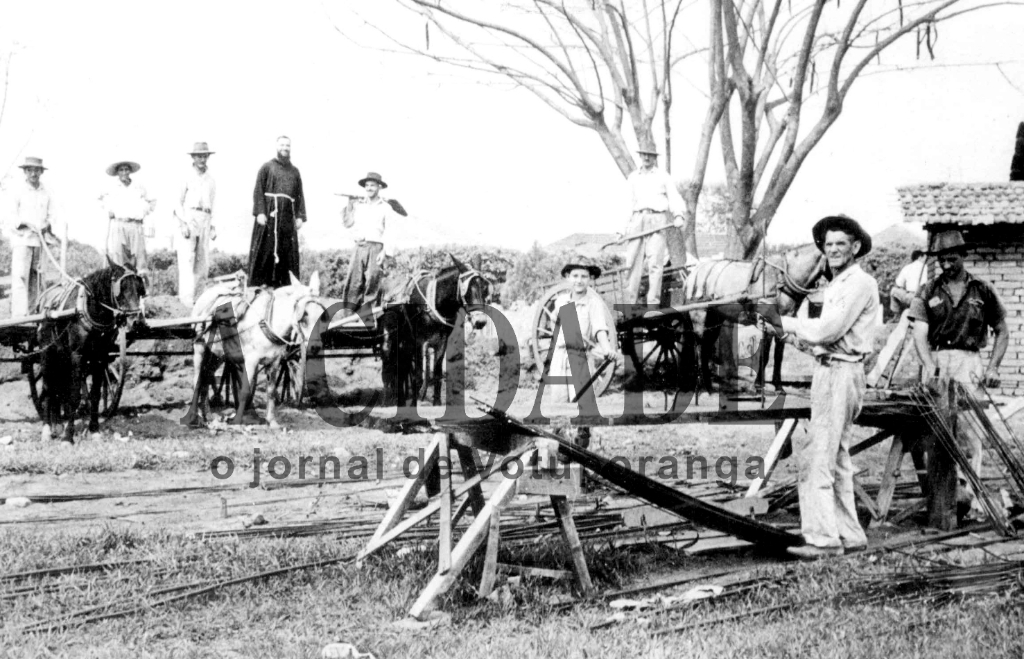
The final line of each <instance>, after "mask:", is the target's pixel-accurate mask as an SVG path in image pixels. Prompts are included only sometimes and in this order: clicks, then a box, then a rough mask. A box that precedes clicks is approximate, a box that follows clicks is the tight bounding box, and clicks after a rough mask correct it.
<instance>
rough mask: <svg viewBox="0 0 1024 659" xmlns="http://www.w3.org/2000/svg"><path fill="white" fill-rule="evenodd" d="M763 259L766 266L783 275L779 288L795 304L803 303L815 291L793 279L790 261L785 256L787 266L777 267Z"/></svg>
mask: <svg viewBox="0 0 1024 659" xmlns="http://www.w3.org/2000/svg"><path fill="white" fill-rule="evenodd" d="M761 258H763V259H764V264H765V265H766V266H769V267H771V268H774V269H775V270H778V271H779V272H780V273H782V285H781V286H780V287H779V290H780V291H781V292H783V293H785V294H786V295H788V296H789V297H791V298H793V300H794V301H795V302H797V303H799V302H801V301H802V300H803V299H804V298H805V297H807V296H808V295H810V294H811V293H813V292H814V289H812V288H806V287H804V286H801V285H800V284H798V283H797V282H796V280H795V279H793V276H792V275H791V274H789V259H786V257H785V256H783V258H784V259H785V263H786V265H785V266H780V265H776V264H774V263H772V262H771V261H769V260H768V259H766V258H764V257H761ZM819 260H820V259H819ZM818 277H821V275H820V274H819V275H818V276H817V277H815V278H814V279H813V280H812V281H817V279H818Z"/></svg>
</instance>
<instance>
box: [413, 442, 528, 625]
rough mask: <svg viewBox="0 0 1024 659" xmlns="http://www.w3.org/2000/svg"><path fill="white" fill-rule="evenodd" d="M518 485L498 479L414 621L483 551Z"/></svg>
mask: <svg viewBox="0 0 1024 659" xmlns="http://www.w3.org/2000/svg"><path fill="white" fill-rule="evenodd" d="M534 450H536V449H533V448H531V449H529V452H531V453H532V452H533V451H534ZM515 484H516V482H515V479H512V478H499V479H498V484H497V485H496V486H495V488H494V490H493V491H492V492H491V496H490V498H489V499H488V501H487V505H485V506H484V509H483V510H482V511H481V513H480V516H479V517H477V518H476V519H474V520H473V523H472V524H471V525H470V526H469V529H468V530H467V531H466V533H465V534H464V535H463V536H462V538H460V539H459V543H458V544H457V545H455V549H454V550H453V551H452V565H451V569H450V570H448V572H446V573H445V574H436V575H434V578H433V579H431V580H430V583H428V584H427V587H426V588H424V589H423V592H422V593H420V596H419V597H418V598H416V601H415V602H414V603H413V605H412V608H411V609H409V615H411V616H412V617H413V618H417V619H422V618H423V614H424V613H426V612H427V611H428V610H430V608H431V607H432V606H433V603H434V600H435V599H437V598H438V597H439V596H440V595H443V594H444V593H446V592H448V589H449V588H451V587H452V584H453V583H455V580H456V579H457V578H458V577H459V575H460V574H461V573H462V570H463V569H465V567H466V564H467V563H469V559H470V558H472V557H473V554H475V553H476V550H477V549H479V548H480V545H481V544H482V543H483V541H484V537H485V536H486V535H488V530H489V529H490V525H491V516H492V515H495V514H498V512H499V511H500V510H501V508H502V506H504V505H505V502H506V501H507V500H508V499H509V497H511V496H512V493H513V492H514V491H515Z"/></svg>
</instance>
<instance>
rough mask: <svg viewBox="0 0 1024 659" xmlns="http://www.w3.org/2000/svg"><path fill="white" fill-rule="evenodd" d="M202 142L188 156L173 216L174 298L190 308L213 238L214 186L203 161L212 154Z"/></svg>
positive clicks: (203, 278)
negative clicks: (175, 254) (175, 249)
mask: <svg viewBox="0 0 1024 659" xmlns="http://www.w3.org/2000/svg"><path fill="white" fill-rule="evenodd" d="M213 153H214V152H213V151H210V147H209V145H208V144H207V143H206V142H196V143H195V145H193V147H192V151H190V152H189V155H190V156H192V167H191V168H189V172H188V174H187V175H186V176H185V180H184V182H183V183H182V185H181V187H180V189H179V192H178V198H177V202H178V204H177V207H176V208H175V209H174V214H175V216H176V217H177V218H178V228H179V229H180V231H181V240H179V241H176V242H177V243H178V299H179V300H181V303H182V304H184V305H185V306H186V307H187V308H189V309H191V308H192V303H193V302H194V301H195V296H196V293H197V292H198V291H200V290H202V288H203V286H204V284H205V283H206V277H207V274H208V273H209V262H208V255H209V252H210V241H211V240H215V239H216V238H217V231H216V229H215V228H214V226H213V203H214V200H215V199H216V196H217V184H216V182H215V181H214V180H213V176H211V175H210V170H209V169H208V167H207V161H208V160H209V158H210V156H211V155H213Z"/></svg>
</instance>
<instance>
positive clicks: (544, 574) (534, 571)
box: [498, 563, 573, 581]
mask: <svg viewBox="0 0 1024 659" xmlns="http://www.w3.org/2000/svg"><path fill="white" fill-rule="evenodd" d="M498 569H499V570H501V571H502V572H510V573H512V574H520V575H522V576H524V577H540V578H541V579H554V580H556V581H561V580H563V579H572V578H573V573H572V572H570V571H569V570H549V569H547V568H542V567H527V566H525V565H509V564H508V563H498Z"/></svg>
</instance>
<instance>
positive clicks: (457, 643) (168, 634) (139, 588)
mask: <svg viewBox="0 0 1024 659" xmlns="http://www.w3.org/2000/svg"><path fill="white" fill-rule="evenodd" d="M357 549H358V543H356V542H338V541H337V540H334V539H332V538H330V537H315V538H299V539H291V540H277V539H272V538H265V537H263V538H255V539H248V540H242V539H239V538H233V537H228V538H223V539H217V540H210V539H205V540H204V539H200V538H196V537H190V536H182V535H176V534H173V533H167V532H162V531H156V532H152V531H124V530H118V529H114V528H105V529H95V530H92V531H83V532H66V533H61V532H58V533H46V534H40V533H37V532H32V531H16V532H13V533H10V534H8V535H7V541H6V542H5V543H4V545H3V546H2V547H0V573H3V574H10V573H14V572H20V571H25V570H30V569H36V568H39V567H43V566H55V565H56V566H60V565H74V564H87V563H97V562H105V561H124V560H138V559H146V560H148V561H149V563H146V564H143V565H133V566H127V567H122V568H119V569H116V570H112V571H110V572H107V573H91V574H83V575H64V576H60V577H51V578H47V579H42V580H36V581H35V583H38V584H57V585H59V586H60V588H59V589H58V590H56V591H53V592H38V591H37V592H26V593H23V594H21V595H19V596H18V597H16V598H13V599H4V600H0V611H2V612H3V615H2V618H3V628H2V630H0V648H7V649H8V651H10V650H11V649H13V648H17V652H11V653H10V654H11V655H12V656H14V655H15V654H16V655H17V656H49V655H50V653H52V654H56V655H60V656H76V657H84V656H105V657H106V656H109V657H135V656H140V655H149V654H152V655H154V656H185V657H189V656H196V657H203V656H221V657H222V656H246V657H263V656H273V657H313V656H317V655H318V653H319V650H320V648H321V647H322V646H323V645H325V644H327V643H329V642H334V641H344V642H349V643H353V644H355V645H356V646H357V647H358V648H360V650H362V651H371V652H373V653H375V654H376V656H378V657H397V656H402V657H407V656H436V657H467V658H468V657H480V656H502V657H504V656H515V657H520V656H522V657H532V656H558V657H632V656H648V657H659V656H664V657H669V656H672V657H682V656H685V657H703V656H836V657H840V656H842V657H879V656H888V657H914V656H920V657H964V656H985V657H1004V656H1005V657H1019V656H1020V653H1021V651H1022V650H1024V639H1022V636H1021V631H1022V630H1024V614H1022V612H1021V609H1020V606H1019V597H1020V596H1021V593H1020V592H1019V590H1018V592H1017V593H1016V594H1015V595H1013V596H1011V595H1003V596H991V597H981V598H975V599H971V600H966V601H963V602H960V603H955V604H948V605H944V606H939V607H932V606H925V605H911V606H902V605H901V606H895V607H894V606H889V605H887V604H884V603H883V604H877V605H871V606H862V605H834V604H830V603H819V604H815V605H807V606H802V607H799V608H797V609H796V610H792V611H786V612H781V613H776V614H770V615H765V616H761V617H752V618H747V619H741V620H738V621H734V622H729V623H725V624H720V625H715V626H711V627H702V628H694V629H690V630H688V631H685V632H681V633H678V634H671V635H668V636H659V637H653V636H652V635H651V633H650V630H651V629H652V628H655V629H657V628H664V627H668V626H672V625H678V624H683V623H691V622H701V621H708V620H713V619H716V618H718V617H720V616H723V615H727V614H732V613H737V612H742V611H747V610H751V609H758V608H762V607H767V606H772V605H775V604H778V603H781V602H791V601H809V600H814V599H816V598H821V597H831V596H833V595H835V594H838V593H840V592H843V590H844V589H846V588H848V587H849V585H850V584H851V583H853V582H854V581H856V579H858V578H859V577H860V576H861V575H863V574H864V573H871V572H877V571H880V570H884V569H892V568H893V567H895V565H896V564H898V563H899V562H902V561H905V560H906V559H904V558H900V557H889V558H883V559H882V560H876V561H871V560H869V559H867V558H864V559H857V560H855V561H853V562H847V561H838V562H829V563H826V564H823V565H811V566H806V565H795V566H793V571H794V573H793V575H792V577H791V578H789V579H787V580H786V581H784V582H783V583H781V584H777V585H766V586H763V587H761V588H757V589H755V590H753V591H751V592H749V593H747V594H744V595H742V596H740V597H736V598H729V599H723V600H721V601H716V600H705V601H701V602H698V603H696V604H693V605H691V606H688V607H686V608H684V609H681V610H676V611H672V612H669V613H658V612H657V611H655V612H654V613H653V614H648V615H639V614H633V615H631V616H629V619H628V620H627V621H626V622H624V623H622V624H619V625H616V626H612V627H608V628H606V629H604V630H600V631H593V632H592V631H589V630H588V627H589V626H590V625H592V624H594V623H596V622H600V621H601V620H603V619H604V618H606V617H607V616H609V615H610V614H611V613H612V610H611V609H610V608H609V607H607V605H604V604H599V603H588V604H581V605H577V606H575V607H573V608H571V609H569V610H567V611H562V612H560V611H559V610H558V609H557V608H556V607H554V606H553V605H552V601H553V599H555V598H559V597H564V596H565V595H567V594H568V591H567V589H566V586H564V585H561V584H558V583H552V582H543V581H536V580H534V581H529V580H527V581H524V583H523V585H522V586H521V587H519V588H516V589H514V590H513V591H512V592H511V596H510V597H507V598H505V599H503V600H501V601H500V602H491V601H482V602H480V601H476V600H475V599H474V598H473V597H472V590H471V588H472V586H473V584H472V583H470V582H469V581H466V580H463V581H460V582H459V583H458V585H457V587H456V588H454V589H453V590H452V591H451V592H450V593H449V594H448V596H446V598H445V599H444V601H443V602H442V603H441V608H442V610H444V611H447V612H449V613H450V614H451V617H450V621H448V622H447V623H446V624H444V625H442V626H441V627H438V628H435V629H432V630H403V629H399V628H396V627H394V626H392V625H391V624H390V622H391V621H394V620H398V619H401V618H402V617H403V616H404V615H405V612H406V610H407V609H408V607H409V606H410V605H411V603H412V601H413V599H414V598H415V596H416V595H417V593H418V592H419V590H420V589H421V588H422V587H423V586H424V585H425V583H426V579H427V577H428V575H430V574H431V573H432V572H433V569H434V563H433V559H432V557H431V555H430V553H429V552H412V553H409V554H406V555H404V556H402V557H400V558H399V557H397V556H396V555H395V554H394V553H390V552H389V553H385V554H382V555H381V556H380V557H379V558H372V559H370V560H368V561H367V562H366V564H365V565H363V566H362V567H358V568H357V567H355V566H354V565H335V566H329V567H322V568H313V569H307V570H304V571H299V572H291V573H288V574H286V575H284V576H280V577H275V578H270V579H267V580H264V581H258V582H251V583H246V584H242V585H237V586H231V587H228V588H225V589H222V590H219V591H215V592H214V593H212V594H210V595H204V596H201V597H197V598H194V599H189V600H185V601H182V602H179V603H175V604H172V605H170V606H167V607H160V608H152V609H149V610H144V611H143V612H141V613H138V614H135V615H132V616H129V617H124V618H118V619H114V620H107V621H101V622H97V623H93V624H89V625H86V626H84V627H80V628H77V629H69V630H63V631H52V632H49V633H39V634H21V633H19V632H18V631H17V629H18V628H19V627H20V626H22V625H24V624H27V623H29V622H31V621H40V620H43V619H48V618H53V617H56V616H60V615H63V614H66V613H68V612H70V611H72V610H75V609H79V608H82V607H86V606H91V605H95V604H102V603H110V602H114V601H118V602H126V603H143V602H145V601H146V600H147V596H146V593H147V592H148V591H151V590H153V589H156V588H159V587H165V586H166V585H168V584H175V585H176V584H182V583H192V582H197V581H203V580H209V579H223V578H230V577H236V576H240V575H244V574H250V573H255V572H259V571H263V570H268V569H274V568H279V567H282V566H286V565H295V564H300V563H308V562H313V561H322V560H327V559H331V558H335V557H338V556H341V555H346V554H350V553H351V552H354V551H356V550H357ZM558 553H559V552H558V551H557V550H554V549H552V548H550V547H542V548H541V551H540V555H541V556H545V555H547V556H550V557H551V558H554V559H555V560H546V559H545V560H541V561H540V562H542V563H547V565H548V566H549V567H558V566H560V564H559V561H558V560H557V558H556V555H557V554H558ZM606 554H607V555H605V556H603V557H600V556H592V557H591V558H592V559H594V558H599V559H603V560H604V561H607V562H609V563H613V564H614V569H613V570H611V571H610V572H609V573H615V574H617V575H619V576H620V577H625V578H627V579H635V578H638V577H640V576H641V575H650V574H652V573H653V574H656V573H658V572H664V571H666V570H678V569H680V568H686V569H693V568H700V567H708V566H712V565H713V566H716V567H718V566H720V564H721V562H720V561H718V560H717V559H700V558H691V557H683V556H682V555H681V554H675V553H674V552H663V551H662V552H649V551H638V550H633V551H629V552H627V551H624V550H618V551H612V552H606ZM536 555H537V552H536V551H535V550H532V549H529V548H526V549H520V550H510V551H505V552H503V555H502V557H501V560H510V561H517V560H522V559H524V558H527V557H528V556H534V557H535V558H536ZM473 573H474V570H469V571H468V572H467V574H473ZM599 583H600V585H601V586H603V587H609V586H610V585H611V584H610V583H609V582H607V581H600V582H599ZM7 588H8V590H0V593H7V592H9V588H10V586H8V587H7ZM642 617H646V618H648V619H649V623H648V624H646V625H645V624H643V622H640V621H638V618H642Z"/></svg>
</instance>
